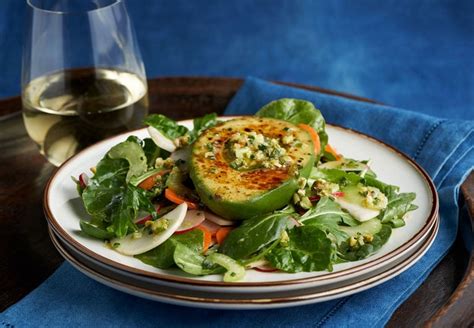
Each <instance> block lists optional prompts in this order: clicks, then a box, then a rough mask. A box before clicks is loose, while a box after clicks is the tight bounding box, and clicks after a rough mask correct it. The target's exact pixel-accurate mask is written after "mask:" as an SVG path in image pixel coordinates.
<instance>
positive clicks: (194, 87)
mask: <svg viewBox="0 0 474 328" xmlns="http://www.w3.org/2000/svg"><path fill="white" fill-rule="evenodd" d="M148 83H149V97H150V112H160V113H163V114H166V115H168V116H170V117H172V118H174V119H186V118H191V117H194V116H200V115H203V114H205V113H209V112H216V113H222V112H223V110H224V109H225V107H226V105H227V103H228V102H229V100H230V99H231V97H232V96H233V95H234V94H235V92H236V91H237V90H238V88H239V87H240V86H241V84H242V80H241V79H232V78H193V77H182V78H179V77H174V78H158V79H153V80H150V81H149V82H148ZM285 84H286V83H285ZM292 85H293V86H296V87H300V88H304V89H309V90H316V91H319V92H324V93H329V94H336V95H340V96H343V97H348V98H352V99H357V100H361V101H368V102H374V101H372V100H369V99H364V98H360V97H356V96H352V95H347V94H342V93H338V92H335V91H331V90H324V89H320V88H317V87H312V86H302V85H294V84H292ZM19 110H21V101H20V99H19V97H15V98H9V99H4V100H0V258H1V259H2V261H0V272H1V276H0V286H1V287H0V311H3V310H4V309H6V308H7V307H9V306H10V305H12V304H14V303H15V302H17V301H18V300H20V299H21V298H22V297H24V296H25V295H26V294H27V293H28V292H30V291H31V290H33V289H34V288H35V287H37V286H38V285H39V284H41V283H42V282H43V281H44V280H45V279H46V278H47V277H49V276H50V275H51V274H52V273H53V272H54V270H55V269H56V268H57V267H58V266H59V265H60V264H61V263H62V262H63V259H62V257H61V256H60V255H59V254H58V253H57V251H56V249H55V248H54V246H53V245H52V243H51V241H50V239H49V236H48V233H47V223H46V220H45V219H44V216H43V209H42V193H43V189H44V186H45V183H46V181H47V179H48V178H49V176H50V175H51V173H52V172H53V171H54V170H55V168H54V167H53V166H52V165H51V164H49V163H48V162H47V161H46V160H45V159H44V158H43V157H42V156H41V155H40V154H39V153H38V150H37V148H36V146H35V144H34V143H33V142H32V141H31V140H30V139H29V138H28V136H27V135H26V131H25V130H24V126H23V122H22V118H21V115H19V114H18V113H19ZM462 194H463V199H462V200H461V201H462V203H463V204H464V205H463V207H462V211H464V212H465V213H467V214H470V216H469V215H464V217H467V218H469V217H471V218H472V217H473V216H472V214H473V213H474V174H471V175H470V176H469V178H468V179H467V180H466V181H465V183H464V184H463V186H462ZM465 221H466V222H461V223H460V227H461V228H460V229H461V230H460V231H462V232H464V233H463V234H461V233H459V234H458V238H457V240H456V242H455V244H454V245H453V247H452V248H451V249H450V251H449V253H448V254H447V256H446V257H445V258H444V259H443V260H442V261H441V262H440V263H439V265H438V266H437V267H436V268H435V269H434V270H433V272H432V273H431V274H430V276H429V277H428V278H427V279H426V281H425V282H424V283H423V284H422V285H421V286H420V287H419V288H418V290H417V291H416V292H415V293H414V294H413V295H412V296H411V297H410V298H409V299H408V300H407V301H406V302H405V303H404V304H402V305H401V306H400V308H399V309H398V310H397V311H396V312H395V313H394V315H393V317H392V319H391V320H390V322H389V323H388V327H415V326H421V325H427V326H437V327H447V326H449V327H454V326H455V327H461V326H474V282H473V280H474V268H473V254H472V249H473V225H472V222H471V221H470V219H467V220H465Z"/></svg>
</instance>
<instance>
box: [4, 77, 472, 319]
mask: <svg viewBox="0 0 474 328" xmlns="http://www.w3.org/2000/svg"><path fill="white" fill-rule="evenodd" d="M282 97H294V98H301V99H307V100H310V101H312V102H314V103H315V104H316V106H317V107H318V108H320V109H321V111H322V113H323V115H324V116H325V118H326V120H327V121H328V122H329V123H336V124H340V125H343V126H346V127H349V128H352V129H356V130H359V131H362V132H365V133H367V134H369V135H372V136H374V137H376V138H379V139H381V140H383V141H385V142H387V143H389V144H391V145H393V146H395V147H397V148H399V149H400V150H402V151H403V152H405V153H406V154H408V155H409V156H411V157H412V158H413V159H415V160H416V161H418V163H420V164H421V165H422V166H423V167H424V168H425V169H426V170H427V171H428V172H429V173H430V175H431V176H432V177H433V179H434V181H435V182H436V185H437V188H438V192H439V196H440V203H441V206H440V212H441V227H440V231H439V234H438V236H437V238H436V240H435V242H434V244H433V246H432V247H431V249H430V250H429V251H428V253H427V254H426V255H425V256H424V257H423V258H422V259H421V260H420V261H419V262H418V263H417V264H415V265H414V266H413V267H412V268H411V269H409V270H407V271H406V272H404V273H403V274H401V275H399V276H397V277H396V278H394V279H392V280H390V281H388V282H386V283H384V284H382V285H380V286H377V287H375V288H372V289H370V290H368V291H365V292H362V293H359V294H355V295H352V296H349V297H345V298H342V299H338V300H334V301H329V302H324V303H319V304H314V305H306V306H300V307H295V308H288V309H277V310H262V311H246V312H245V313H244V312H243V311H222V310H219V311H218V310H202V309H192V308H185V307H178V306H172V305H167V304H162V303H158V302H151V301H147V300H144V299H140V298H137V297H133V296H129V295H127V294H124V293H121V292H117V291H115V290H113V289H111V288H108V287H105V286H102V285H100V284H99V283H96V282H95V281H93V280H91V279H89V278H87V277H86V276H84V275H82V274H81V273H79V272H77V271H76V270H74V269H73V268H72V267H71V266H70V265H69V264H63V265H62V266H61V267H60V268H59V269H58V270H57V271H56V272H55V273H54V274H53V275H52V276H51V277H50V278H49V279H48V280H47V281H46V282H45V283H43V284H42V285H41V286H40V287H38V288H37V289H36V290H34V291H33V292H31V293H30V294H29V295H28V296H26V297H25V298H24V299H23V300H21V301H20V302H18V303H17V304H15V305H13V306H12V307H10V308H9V309H7V310H6V311H4V312H3V313H2V314H1V318H0V322H1V323H2V324H3V325H4V326H6V325H8V324H10V325H15V326H18V327H23V326H34V327H39V326H90V325H100V326H118V327H121V326H126V327H133V326H139V327H149V326H150V327H151V326H158V327H161V326H163V327H165V326H170V327H185V326H197V327H201V326H202V327H246V326H254V327H280V326H281V327H341V326H348V327H380V326H383V325H384V324H385V323H386V322H387V321H388V320H389V319H390V316H391V315H392V313H393V312H394V311H395V309H396V308H397V307H398V306H399V305H400V304H401V303H402V302H403V301H404V300H406V299H407V298H408V297H409V296H410V294H411V293H412V292H413V291H414V290H415V289H416V288H417V287H418V286H419V285H420V284H421V283H422V282H423V280H424V279H425V278H426V276H427V275H428V274H429V273H430V271H431V270H432V269H433V268H434V266H435V265H436V264H437V263H438V262H439V261H440V259H441V258H442V257H443V256H444V255H445V254H446V252H447V251H448V249H449V247H450V246H451V245H452V243H453V241H454V239H455V236H456V231H457V226H458V215H459V211H458V203H457V201H458V194H459V185H460V184H461V182H462V181H463V179H464V178H465V177H466V176H467V174H468V173H469V172H470V171H471V170H472V168H473V167H474V150H473V145H474V142H473V141H474V133H473V132H474V122H472V121H454V120H445V119H437V118H433V117H430V116H426V115H421V114H416V113H413V112H408V111H404V110H401V109H396V108H392V107H387V106H379V105H372V104H367V103H362V102H358V101H353V100H348V99H344V98H340V97H335V96H328V95H324V94H319V93H315V92H310V91H304V90H299V89H294V88H290V87H284V86H278V85H275V84H272V83H268V82H265V81H262V80H258V79H254V78H249V79H247V81H246V83H245V84H244V85H243V87H242V88H241V90H240V91H239V92H238V93H237V95H236V96H235V97H234V99H233V100H232V102H231V103H230V104H229V107H228V108H227V110H226V114H229V115H234V114H251V113H254V112H255V111H256V110H258V109H259V108H260V107H261V106H262V105H264V104H266V103H267V102H269V101H271V100H274V99H278V98H282Z"/></svg>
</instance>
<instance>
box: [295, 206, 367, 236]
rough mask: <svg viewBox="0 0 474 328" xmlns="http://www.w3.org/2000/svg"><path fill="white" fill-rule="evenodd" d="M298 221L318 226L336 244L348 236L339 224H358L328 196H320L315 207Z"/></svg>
mask: <svg viewBox="0 0 474 328" xmlns="http://www.w3.org/2000/svg"><path fill="white" fill-rule="evenodd" d="M299 221H300V222H302V223H304V224H305V225H311V226H315V227H318V228H319V229H321V230H323V231H325V232H326V233H328V234H330V235H332V236H334V239H335V242H336V243H337V244H340V243H342V242H343V241H346V240H347V238H349V235H347V234H346V233H345V232H344V231H342V230H340V229H339V226H340V225H342V224H346V225H349V226H355V225H357V224H358V222H357V220H355V219H354V218H353V217H352V216H351V215H350V214H349V213H347V212H344V211H343V210H342V208H341V207H340V206H339V204H337V203H336V202H335V201H333V200H332V199H330V198H329V197H323V198H321V199H320V200H319V202H318V204H317V205H316V206H315V207H313V208H312V209H310V210H309V211H307V212H306V213H305V214H304V215H303V216H301V218H300V219H299Z"/></svg>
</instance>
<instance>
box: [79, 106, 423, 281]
mask: <svg viewBox="0 0 474 328" xmlns="http://www.w3.org/2000/svg"><path fill="white" fill-rule="evenodd" d="M145 123H146V124H147V125H148V133H149V135H150V137H149V138H145V139H140V138H138V137H136V136H130V137H128V138H127V139H126V140H124V141H123V142H121V143H119V144H117V145H115V146H114V147H112V148H111V149H110V150H109V151H108V152H107V153H106V154H105V156H104V157H103V158H102V159H101V160H100V162H99V163H97V164H96V165H95V166H94V167H93V168H91V171H92V172H93V175H92V176H91V177H88V176H87V174H85V173H83V174H81V175H80V176H79V177H78V178H77V179H74V181H75V182H76V184H77V190H78V192H79V194H80V196H81V198H82V201H83V204H84V207H85V209H86V211H87V213H88V214H89V216H90V217H89V218H84V220H81V221H80V227H81V230H82V232H83V233H84V234H86V235H88V236H90V237H93V238H98V239H101V240H104V244H105V246H106V247H111V248H112V249H114V250H115V251H117V252H120V253H122V254H124V255H128V256H134V257H136V258H137V259H139V260H141V261H142V262H144V263H146V264H148V265H151V266H154V267H157V268H160V269H170V268H173V267H174V268H179V269H181V270H182V271H184V272H186V273H188V274H191V275H199V276H202V275H210V274H223V280H224V281H226V282H234V281H239V280H242V279H244V277H245V272H246V270H249V269H255V270H260V271H265V272H270V271H284V272H290V273H293V272H309V271H322V270H328V271H331V270H332V269H333V265H334V264H337V263H342V262H347V261H357V260H361V259H363V258H366V257H367V256H370V255H371V254H373V253H375V252H376V251H377V250H379V249H380V248H381V247H382V246H383V245H384V244H385V243H386V242H387V240H388V239H389V238H390V235H391V232H392V229H394V228H399V227H402V226H404V225H405V219H406V216H407V213H408V212H410V211H413V210H415V209H416V208H417V206H416V205H414V204H413V201H414V199H415V194H414V193H400V192H399V188H398V187H396V186H393V185H389V184H386V183H384V182H382V181H380V180H379V179H378V178H377V176H376V174H375V172H373V171H372V170H371V166H370V161H369V160H357V159H351V158H346V157H344V156H343V154H339V153H338V152H337V151H336V150H335V149H334V148H333V147H332V146H331V145H330V144H329V143H328V135H327V134H326V131H325V121H324V118H323V116H322V115H321V113H320V111H319V110H318V109H316V108H315V107H314V105H313V104H312V103H310V102H308V101H304V100H299V99H279V100H276V101H273V102H270V103H269V104H267V105H265V106H264V107H263V108H261V109H260V110H259V111H258V112H257V113H256V114H255V115H254V116H242V117H237V118H235V119H230V120H225V121H220V120H219V119H218V118H217V115H216V114H208V115H205V116H204V117H200V118H196V119H194V121H193V128H192V129H188V128H186V127H185V126H182V125H179V124H178V123H177V122H175V121H173V120H172V119H170V118H168V117H165V116H163V115H160V114H154V115H150V116H148V117H147V118H146V120H145Z"/></svg>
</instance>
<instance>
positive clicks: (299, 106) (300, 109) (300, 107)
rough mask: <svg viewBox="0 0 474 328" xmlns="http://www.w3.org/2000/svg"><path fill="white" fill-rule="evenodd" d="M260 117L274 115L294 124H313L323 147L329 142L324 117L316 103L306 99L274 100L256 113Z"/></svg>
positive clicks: (273, 116)
mask: <svg viewBox="0 0 474 328" xmlns="http://www.w3.org/2000/svg"><path fill="white" fill-rule="evenodd" d="M255 115H256V116H260V117H272V118H277V119H280V120H284V121H288V122H291V123H293V124H299V123H304V124H308V125H309V126H311V127H312V128H313V129H314V130H315V131H316V132H317V133H318V135H319V139H320V142H321V149H324V147H325V146H326V144H327V143H328V135H327V133H326V131H325V128H326V122H325V121H324V117H323V115H322V114H321V112H320V111H319V109H316V107H314V105H313V104H312V103H311V102H309V101H306V100H300V99H292V98H282V99H279V100H275V101H272V102H270V103H268V104H266V105H265V106H263V107H262V108H260V110H259V111H258V112H257V113H256V114H255Z"/></svg>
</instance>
